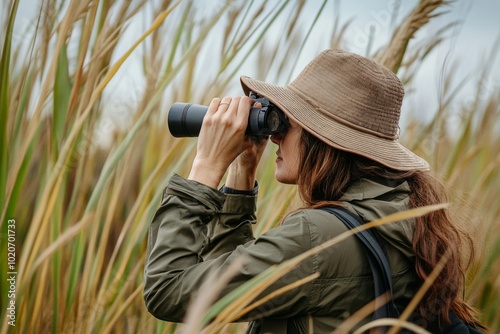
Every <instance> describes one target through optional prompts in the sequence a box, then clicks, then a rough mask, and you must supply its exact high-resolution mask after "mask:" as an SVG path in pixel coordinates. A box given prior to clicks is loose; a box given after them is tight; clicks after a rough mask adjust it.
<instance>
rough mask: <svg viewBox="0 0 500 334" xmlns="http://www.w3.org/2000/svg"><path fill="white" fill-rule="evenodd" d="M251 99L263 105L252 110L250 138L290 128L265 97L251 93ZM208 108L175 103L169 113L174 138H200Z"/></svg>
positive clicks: (260, 137)
mask: <svg viewBox="0 0 500 334" xmlns="http://www.w3.org/2000/svg"><path fill="white" fill-rule="evenodd" d="M249 96H250V98H251V99H252V100H254V101H255V102H260V103H261V104H262V107H261V108H251V109H250V115H249V116H248V127H247V130H246V133H247V135H248V136H250V137H252V138H256V139H262V138H264V137H267V136H270V135H273V134H277V133H280V132H283V131H285V130H286V129H287V128H288V127H289V125H290V124H289V122H288V120H287V118H286V116H285V114H284V113H283V112H282V111H281V110H280V109H279V108H277V107H276V106H275V105H274V104H272V103H271V102H269V100H268V99H266V98H265V97H258V96H257V94H255V93H253V92H251V93H250V95H249ZM207 110H208V107H207V106H202V105H199V104H192V103H180V102H176V103H174V104H173V105H172V106H171V107H170V110H169V113H168V129H169V130H170V133H171V134H172V136H174V137H198V135H199V134H200V129H201V124H202V123H203V118H204V117H205V114H206V113H207Z"/></svg>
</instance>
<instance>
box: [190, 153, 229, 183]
mask: <svg viewBox="0 0 500 334" xmlns="http://www.w3.org/2000/svg"><path fill="white" fill-rule="evenodd" d="M224 173H225V171H222V170H218V169H217V168H214V167H213V166H212V165H211V164H209V163H204V162H203V161H199V160H197V159H195V160H194V161H193V165H192V167H191V171H190V173H189V176H188V180H194V181H196V182H199V183H203V184H205V185H207V186H209V187H212V188H215V189H217V188H218V187H219V183H220V181H221V180H222V177H223V176H224Z"/></svg>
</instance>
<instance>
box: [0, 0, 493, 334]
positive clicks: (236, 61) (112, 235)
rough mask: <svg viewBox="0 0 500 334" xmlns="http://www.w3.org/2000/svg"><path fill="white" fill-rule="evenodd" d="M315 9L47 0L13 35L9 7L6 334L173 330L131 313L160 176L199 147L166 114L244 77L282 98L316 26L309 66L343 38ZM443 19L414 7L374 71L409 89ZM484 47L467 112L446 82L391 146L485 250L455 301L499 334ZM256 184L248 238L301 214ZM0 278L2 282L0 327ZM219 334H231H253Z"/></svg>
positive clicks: (442, 35) (0, 122)
mask: <svg viewBox="0 0 500 334" xmlns="http://www.w3.org/2000/svg"><path fill="white" fill-rule="evenodd" d="M311 2H312V1H311ZM326 2H327V1H324V2H323V1H322V2H319V1H318V2H313V3H314V4H315V5H314V6H309V7H308V8H309V10H311V8H315V11H316V12H314V13H313V14H312V16H310V15H309V16H308V20H304V15H306V13H305V8H306V7H305V6H306V2H305V1H301V0H294V1H292V0H286V1H268V2H266V1H247V2H241V1H234V2H227V3H226V2H225V1H213V2H210V3H211V5H208V2H195V1H180V2H173V1H167V0H164V1H160V0H158V1H145V0H142V1H124V0H123V1H118V0H108V1H92V0H64V1H51V0H49V1H38V2H34V3H30V5H31V6H37V13H38V16H37V17H36V18H35V20H34V21H33V22H30V23H29V25H24V26H23V22H17V24H18V26H19V27H20V28H16V29H17V30H16V29H14V27H15V24H16V18H17V15H18V11H19V3H20V1H18V0H11V1H4V2H2V4H1V5H0V6H1V7H0V22H1V25H2V28H3V30H2V34H1V37H0V38H1V39H0V42H1V43H2V53H1V58H0V68H1V73H0V126H1V142H0V183H1V184H0V203H1V204H0V205H1V207H0V208H1V209H0V212H1V221H0V224H1V249H0V258H2V259H7V221H8V220H9V219H15V221H16V230H15V233H16V236H15V237H16V242H15V244H16V268H15V269H16V271H17V282H16V283H17V285H16V326H15V327H12V326H8V324H7V322H6V321H2V325H1V326H2V327H1V328H0V332H1V333H10V332H12V333H14V332H19V333H38V332H44V333H49V332H52V333H59V332H73V331H77V332H88V333H108V332H114V333H137V332H147V333H153V332H156V333H171V332H174V331H176V328H177V327H180V326H177V325H175V324H171V323H165V322H161V321H158V320H156V319H154V318H153V317H152V316H151V315H149V314H148V312H147V310H146V309H145V307H144V304H143V300H142V288H143V277H142V270H143V266H144V260H145V246H146V244H145V241H146V233H147V229H148V225H149V222H150V219H151V217H152V215H153V213H154V211H155V210H156V208H157V206H158V203H159V199H160V194H161V192H162V188H163V187H164V186H165V183H166V180H168V178H169V177H170V175H171V174H172V173H174V172H177V173H180V174H182V175H187V173H188V170H189V168H190V161H191V158H192V157H193V154H194V148H195V145H194V144H195V139H174V138H172V137H171V136H170V135H169V134H168V131H167V130H166V129H167V125H166V115H165V112H164V111H165V110H167V109H168V106H169V105H171V104H172V103H173V102H175V101H192V102H194V103H201V104H203V103H205V104H206V103H208V102H209V101H210V99H211V98H212V97H214V96H223V95H224V94H227V92H228V91H230V90H231V91H232V89H233V88H234V86H237V85H238V84H239V83H238V77H239V75H240V74H242V68H244V67H245V68H252V71H253V72H252V73H245V74H249V75H252V76H253V77H255V78H258V79H262V80H268V81H270V82H275V83H280V84H285V83H287V82H288V81H287V80H289V79H290V78H291V76H292V72H293V71H294V70H295V69H296V68H295V66H296V64H297V61H298V57H299V55H300V54H301V51H302V50H303V48H304V47H305V45H306V42H308V41H309V40H310V37H311V31H312V30H311V29H312V28H313V27H314V26H315V25H316V24H317V23H318V18H319V16H320V15H330V16H332V17H333V24H332V26H331V27H328V28H326V29H323V30H322V38H324V44H323V45H321V46H318V51H320V50H321V49H323V48H326V47H332V48H337V47H343V46H344V45H345V44H344V34H345V31H346V30H347V29H348V28H349V25H350V24H351V21H347V23H342V22H341V20H340V19H339V14H338V13H326V12H325V3H326ZM446 4H447V2H446V1H426V0H422V1H420V2H419V3H418V4H417V5H416V8H415V9H414V11H412V12H411V13H410V14H408V16H407V17H406V18H404V19H403V20H402V21H401V23H400V25H399V27H398V28H396V29H395V30H394V35H393V37H392V39H391V40H390V41H388V43H387V45H386V46H384V47H382V48H381V49H379V50H376V51H374V52H373V53H371V56H372V57H374V58H376V59H378V60H379V61H381V62H382V63H384V64H385V65H386V66H388V67H390V68H391V69H393V70H394V71H395V72H397V73H398V75H399V76H400V77H401V78H402V80H403V81H404V83H405V85H406V86H408V87H411V86H412V85H413V80H414V77H415V75H416V73H418V71H419V70H420V66H421V64H422V63H423V62H424V61H425V59H426V58H427V57H428V56H429V54H432V52H433V50H434V49H435V48H436V47H437V46H438V45H440V43H441V42H442V41H444V40H446V39H447V38H450V33H449V32H450V27H451V25H449V24H446V22H443V26H442V29H440V30H439V31H438V32H437V33H436V34H435V35H434V36H432V37H431V38H429V39H422V38H420V39H417V40H413V38H414V34H415V32H416V31H417V30H418V29H419V28H420V27H422V26H424V25H425V24H426V23H427V22H428V21H429V20H430V19H433V20H437V21H439V20H440V17H439V15H437V14H436V13H438V12H439V8H440V7H441V6H443V5H446ZM308 5H309V4H308ZM311 17H312V18H313V19H311ZM276 31H279V32H280V34H279V35H278V38H277V34H276ZM20 36H21V38H20ZM410 40H411V42H410ZM309 42H310V41H309ZM491 44H492V49H491V56H490V58H489V61H487V62H485V64H484V65H483V67H482V73H483V74H482V76H481V77H479V78H477V82H476V87H477V91H476V94H475V97H474V98H473V99H469V100H467V101H461V100H460V98H461V95H460V94H459V92H460V91H461V89H462V88H463V85H464V84H465V82H466V78H455V77H453V74H452V73H453V72H452V71H450V73H449V74H445V76H444V78H443V85H442V92H441V96H442V98H441V99H440V103H439V106H438V108H437V110H436V111H435V112H434V113H433V115H434V118H433V119H432V120H431V121H429V122H424V121H423V120H422V119H421V118H419V117H418V115H414V117H413V118H412V120H411V122H409V123H408V125H407V126H405V128H404V129H402V134H403V138H402V141H403V143H404V144H405V145H406V146H407V147H409V148H411V149H412V150H414V151H415V152H417V153H418V154H420V155H421V156H423V157H424V158H426V159H427V160H428V161H429V162H430V163H431V165H432V166H433V168H434V169H436V170H437V171H438V172H439V173H440V174H442V175H443V178H444V179H445V180H446V181H447V183H448V184H449V185H450V186H451V187H452V188H453V189H454V192H453V195H452V205H453V208H454V211H455V212H456V214H457V215H458V216H460V217H461V218H462V220H463V222H464V224H466V226H468V227H469V228H470V229H471V231H472V233H474V235H475V238H476V239H477V243H478V246H479V249H478V257H477V259H476V261H475V262H474V264H473V268H472V270H471V271H470V274H469V276H468V289H467V291H466V292H465V294H466V297H467V299H468V300H469V301H470V302H471V303H472V304H473V305H474V306H475V307H477V308H478V309H480V310H481V312H482V319H483V320H484V322H485V323H486V324H487V325H488V326H490V328H491V329H492V332H500V316H499V315H498V312H497V310H498V309H499V307H500V305H499V303H500V281H499V279H498V277H500V263H499V261H498V260H497V258H498V257H497V256H496V254H499V252H500V233H498V232H497V231H498V230H499V228H500V226H499V220H498V217H499V216H500V176H499V164H500V155H499V151H498V148H499V147H500V135H499V132H498V129H499V112H500V108H499V105H500V103H499V94H498V93H499V89H498V87H491V86H489V85H485V83H486V82H488V80H489V78H488V73H489V72H490V67H489V66H491V64H492V63H493V59H494V57H495V56H496V54H497V53H498V43H495V41H492V43H491ZM134 59H135V60H137V59H140V62H139V65H140V66H137V68H138V70H137V71H136V70H132V69H131V65H130V64H131V63H132V62H133V61H134ZM123 72H126V73H129V74H130V76H133V77H134V79H133V81H132V82H129V83H127V82H125V83H124V82H123V81H125V79H121V81H120V82H121V84H122V85H123V84H126V85H128V86H129V87H128V88H127V94H126V95H127V96H119V97H116V96H117V95H119V94H117V91H119V89H118V88H117V87H118V86H117V85H119V84H120V82H118V83H117V82H116V81H118V80H119V79H118V78H116V76H117V74H123ZM136 72H138V73H136ZM414 89H418V87H416V88H415V87H414ZM117 99H118V100H117ZM403 112H409V111H407V110H405V111H403ZM451 120H452V121H451ZM269 146H270V148H269V150H268V152H266V154H267V155H273V154H274V153H273V152H272V150H273V149H274V148H272V147H271V146H272V145H269ZM259 180H260V195H259V196H260V205H259V211H258V217H259V223H258V224H257V226H256V227H255V232H256V234H257V235H258V234H261V233H262V232H264V231H266V230H268V229H269V228H272V227H273V226H274V225H275V224H276V223H277V222H278V221H279V219H280V218H281V217H282V215H283V214H284V213H286V212H287V211H288V210H290V209H291V208H294V207H297V206H298V205H300V203H299V201H298V200H297V198H296V194H295V191H294V189H293V187H290V186H285V185H281V184H279V183H277V182H276V181H275V180H274V162H273V159H266V158H264V159H263V163H262V165H261V166H260V167H259ZM2 263H6V261H5V262H4V260H2ZM7 272H8V271H7V269H6V265H5V266H4V265H3V266H2V270H1V271H0V291H1V292H0V294H1V295H0V298H1V305H2V308H1V310H0V315H1V318H2V319H6V316H7V314H6V311H7V310H6V305H8V302H9V299H8V296H7V293H6V292H7V291H8V286H7V283H6V282H7V281H6V280H7V278H8V276H7ZM273 275H274V274H273ZM254 286H255V284H254ZM224 307H225V310H226V311H227V312H229V311H232V310H231V307H232V308H233V311H234V310H236V311H235V312H237V311H238V310H241V308H238V307H239V306H237V305H236V303H234V304H231V303H229V305H226V306H224ZM213 311H214V309H213V308H212V309H211V312H213ZM216 325H221V326H223V327H220V328H224V329H225V330H226V331H227V332H234V333H241V332H244V330H245V326H246V325H245V324H229V325H225V324H224V323H223V322H221V323H219V324H216ZM220 328H219V329H218V330H221V329H220Z"/></svg>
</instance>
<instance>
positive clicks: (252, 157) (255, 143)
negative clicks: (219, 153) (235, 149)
mask: <svg viewBox="0 0 500 334" xmlns="http://www.w3.org/2000/svg"><path fill="white" fill-rule="evenodd" d="M254 107H255V108H260V107H262V104H260V103H259V102H257V103H256V104H254ZM268 141H269V140H268V139H267V138H266V139H262V140H255V139H252V140H249V141H248V145H247V148H246V149H245V150H244V151H243V152H242V153H241V154H240V155H239V156H238V157H237V158H236V159H235V160H234V161H233V162H232V163H231V165H230V166H229V169H228V174H227V179H226V186H227V187H229V188H233V189H237V190H252V189H253V188H254V185H255V174H256V172H257V166H258V165H259V161H260V159H261V157H262V154H263V153H264V150H265V148H266V145H267V143H268Z"/></svg>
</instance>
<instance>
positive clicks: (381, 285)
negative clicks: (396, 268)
mask: <svg viewBox="0 0 500 334" xmlns="http://www.w3.org/2000/svg"><path fill="white" fill-rule="evenodd" d="M321 209H322V210H324V211H327V212H329V213H331V214H333V215H335V216H336V217H337V218H339V220H340V221H341V222H342V223H344V225H345V226H346V227H347V228H349V229H353V228H356V227H358V226H361V225H363V224H364V221H363V220H362V219H361V218H360V217H359V216H358V215H354V214H353V213H351V212H349V211H347V210H345V209H342V208H330V207H327V208H321ZM355 235H356V237H357V238H358V239H359V240H360V241H361V243H362V244H363V246H364V248H365V249H366V250H367V252H366V254H367V258H368V261H369V263H370V267H371V269H372V273H373V282H374V285H375V298H377V297H379V296H381V295H382V294H384V293H386V292H387V293H388V298H389V302H387V303H385V305H383V306H381V305H380V304H378V305H376V310H375V313H374V314H373V320H376V319H380V318H388V317H389V318H398V317H399V313H398V310H397V308H396V305H395V304H394V301H393V300H392V295H393V294H392V276H391V266H390V264H389V261H388V260H387V256H386V255H385V253H384V251H383V249H382V247H381V246H380V244H379V242H378V241H377V238H376V236H375V234H374V232H373V231H372V230H370V229H368V230H364V231H360V232H358V233H356V234H355Z"/></svg>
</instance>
